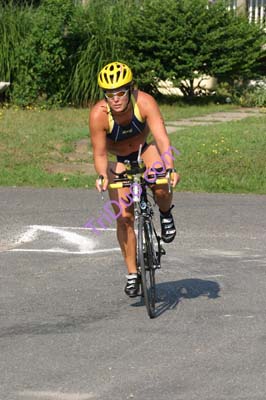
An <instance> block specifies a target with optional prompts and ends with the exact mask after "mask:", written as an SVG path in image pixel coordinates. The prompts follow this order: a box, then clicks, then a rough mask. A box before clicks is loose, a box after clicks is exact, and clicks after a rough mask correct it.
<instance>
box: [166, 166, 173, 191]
mask: <svg viewBox="0 0 266 400" xmlns="http://www.w3.org/2000/svg"><path fill="white" fill-rule="evenodd" d="M166 178H167V180H168V183H167V185H168V193H172V186H171V172H170V171H168V172H167V174H166Z"/></svg>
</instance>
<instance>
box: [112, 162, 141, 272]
mask: <svg viewBox="0 0 266 400" xmlns="http://www.w3.org/2000/svg"><path fill="white" fill-rule="evenodd" d="M112 169H113V170H114V171H116V172H121V171H123V170H124V169H125V168H124V165H123V164H121V163H116V164H113V165H112ZM113 178H114V176H111V175H110V181H111V180H112V179H113ZM129 193H130V190H129V188H123V189H118V190H110V191H109V196H110V199H111V200H115V201H116V202H118V203H119V204H120V206H121V209H120V210H121V215H120V216H119V217H118V218H117V239H118V242H119V245H120V248H121V251H122V254H123V257H124V259H125V263H126V265H127V269H128V273H129V274H132V273H136V272H137V264H136V235H135V231H134V209H133V205H131V206H129V207H126V206H125V205H124V204H123V202H122V200H123V199H124V200H125V201H126V199H127V195H128V194H129ZM113 208H114V210H115V213H116V214H118V213H119V211H120V210H119V209H118V207H117V206H116V205H113Z"/></svg>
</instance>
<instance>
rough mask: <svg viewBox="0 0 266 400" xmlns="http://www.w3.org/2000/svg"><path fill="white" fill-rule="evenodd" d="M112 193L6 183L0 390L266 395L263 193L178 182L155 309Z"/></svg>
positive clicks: (11, 396) (20, 397)
mask: <svg viewBox="0 0 266 400" xmlns="http://www.w3.org/2000/svg"><path fill="white" fill-rule="evenodd" d="M103 204H104V203H103V202H102V201H101V199H100V198H99V196H98V194H97V193H96V192H95V191H86V190H63V189H62V190H59V189H54V190H52V189H51V190H48V189H39V190H38V189H29V188H23V189H22V188H0V224H1V225H0V226H1V230H0V399H1V400H87V399H95V400H96V399H97V400H98V399H101V400H126V399H138V400H175V399H176V400H265V398H266V372H265V371H266V369H265V364H266V357H265V356H266V312H265V309H266V246H265V243H266V218H265V215H266V196H253V195H222V194H221V195H215V194H192V193H176V194H175V205H176V207H175V208H174V210H173V211H174V215H175V220H176V225H177V228H178V235H177V238H176V240H175V242H174V244H171V245H168V246H166V250H167V255H166V256H165V257H164V259H163V267H162V270H161V271H160V272H159V273H158V276H157V282H158V303H157V309H158V316H157V318H156V319H154V320H150V319H149V318H148V317H147V314H146V310H145V307H144V306H143V304H142V303H141V302H140V299H139V298H137V299H129V298H127V297H126V296H125V295H124V293H123V289H124V285H125V276H124V275H125V268H124V265H123V261H122V257H121V254H120V251H119V250H118V249H117V247H118V246H117V242H116V238H115V232H114V225H113V226H110V230H106V231H104V232H102V234H100V235H95V233H93V232H92V231H90V230H86V229H84V228H83V226H84V224H85V223H86V221H87V220H88V219H89V218H90V217H93V216H94V217H95V216H97V215H99V214H100V213H101V209H102V207H103Z"/></svg>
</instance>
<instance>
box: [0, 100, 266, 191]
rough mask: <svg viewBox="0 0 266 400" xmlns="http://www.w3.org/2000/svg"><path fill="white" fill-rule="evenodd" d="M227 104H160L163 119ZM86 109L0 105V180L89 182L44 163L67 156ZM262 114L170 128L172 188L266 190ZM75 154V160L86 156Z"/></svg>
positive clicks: (82, 128)
mask: <svg viewBox="0 0 266 400" xmlns="http://www.w3.org/2000/svg"><path fill="white" fill-rule="evenodd" d="M232 107H233V106H230V105H223V106H219V105H211V106H183V107H181V106H176V105H172V106H169V105H168V106H166V105H163V106H162V107H161V109H162V113H163V115H164V117H165V119H166V120H176V119H183V118H189V117H196V116H200V115H205V114H207V113H211V112H216V111H225V110H228V109H232ZM87 120H88V110H86V109H74V108H66V109H60V110H49V111H48V110H41V109H37V108H28V109H27V110H20V109H16V108H11V109H6V108H2V109H0V185H2V186H23V185H27V186H34V187H92V186H94V181H95V175H92V176H88V175H85V174H82V173H73V174H66V173H61V174H58V173H49V172H48V170H49V168H47V166H52V165H54V164H60V165H63V164H65V163H67V164H68V165H70V164H72V165H73V164H76V162H77V160H76V159H74V161H73V160H71V157H70V156H71V154H72V153H73V150H74V148H75V143H76V142H77V141H78V140H80V139H84V138H86V137H87V136H88V127H87ZM265 126H266V115H265V114H264V115H262V116H260V117H250V118H247V119H245V120H242V121H237V122H226V123H215V124H213V125H211V126H210V125H209V126H196V127H186V128H184V129H182V130H178V132H176V133H174V134H171V141H172V144H173V145H174V146H175V147H176V148H177V149H178V150H180V152H181V155H180V156H179V157H178V158H177V159H176V167H177V168H178V170H179V171H180V173H181V176H182V180H181V183H180V184H179V187H178V190H181V191H207V192H233V193H263V194H265V193H266V162H265V153H266V140H265ZM88 150H89V153H88V158H87V159H80V160H78V162H79V163H80V164H82V163H87V162H91V163H92V155H91V153H90V151H91V149H90V148H89V149H88Z"/></svg>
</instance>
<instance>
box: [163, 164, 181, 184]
mask: <svg viewBox="0 0 266 400" xmlns="http://www.w3.org/2000/svg"><path fill="white" fill-rule="evenodd" d="M166 176H167V177H168V179H169V186H170V187H175V186H176V185H177V184H178V182H179V181H180V175H179V174H178V173H177V172H176V171H175V169H171V168H170V169H169V170H167V174H166Z"/></svg>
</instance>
